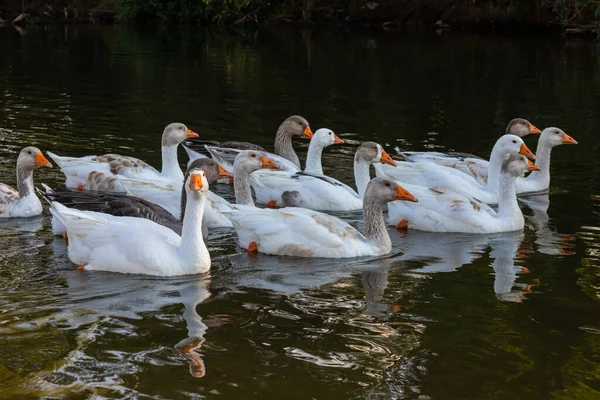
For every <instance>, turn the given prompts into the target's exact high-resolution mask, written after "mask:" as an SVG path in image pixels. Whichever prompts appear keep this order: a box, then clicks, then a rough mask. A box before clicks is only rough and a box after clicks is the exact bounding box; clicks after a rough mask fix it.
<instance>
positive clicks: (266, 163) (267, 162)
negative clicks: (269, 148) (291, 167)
mask: <svg viewBox="0 0 600 400" xmlns="http://www.w3.org/2000/svg"><path fill="white" fill-rule="evenodd" d="M260 161H261V163H262V165H261V167H262V168H275V169H279V165H277V164H275V162H274V161H273V160H271V159H270V158H267V157H266V156H262V158H261V159H260Z"/></svg>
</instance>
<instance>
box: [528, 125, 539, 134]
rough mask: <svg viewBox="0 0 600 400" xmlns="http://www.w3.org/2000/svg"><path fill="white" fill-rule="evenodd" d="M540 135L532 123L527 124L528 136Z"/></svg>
mask: <svg viewBox="0 0 600 400" xmlns="http://www.w3.org/2000/svg"><path fill="white" fill-rule="evenodd" d="M540 133H542V131H540V130H539V129H538V128H536V127H535V125H533V124H532V123H530V124H529V134H530V135H539V134H540Z"/></svg>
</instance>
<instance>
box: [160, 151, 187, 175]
mask: <svg viewBox="0 0 600 400" xmlns="http://www.w3.org/2000/svg"><path fill="white" fill-rule="evenodd" d="M161 155H162V170H161V175H163V176H165V177H168V178H172V179H178V180H183V172H182V171H181V168H180V167H179V160H178V159H177V145H175V146H162V148H161Z"/></svg>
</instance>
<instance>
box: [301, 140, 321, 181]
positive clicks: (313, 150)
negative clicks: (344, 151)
mask: <svg viewBox="0 0 600 400" xmlns="http://www.w3.org/2000/svg"><path fill="white" fill-rule="evenodd" d="M323 148H324V147H323V145H322V144H321V143H317V141H316V140H311V141H310V144H309V145H308V153H307V154H306V168H304V172H309V173H311V174H319V175H323V165H321V155H322V154H323Z"/></svg>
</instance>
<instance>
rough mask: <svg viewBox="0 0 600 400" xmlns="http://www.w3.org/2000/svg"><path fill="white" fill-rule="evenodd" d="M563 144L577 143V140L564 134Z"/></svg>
mask: <svg viewBox="0 0 600 400" xmlns="http://www.w3.org/2000/svg"><path fill="white" fill-rule="evenodd" d="M562 142H563V144H577V140H575V139H573V138H572V137H571V136H569V135H567V134H566V133H565V135H564V136H563V141H562Z"/></svg>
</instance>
